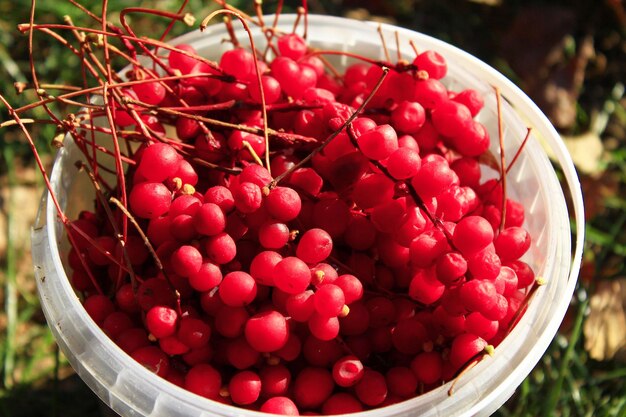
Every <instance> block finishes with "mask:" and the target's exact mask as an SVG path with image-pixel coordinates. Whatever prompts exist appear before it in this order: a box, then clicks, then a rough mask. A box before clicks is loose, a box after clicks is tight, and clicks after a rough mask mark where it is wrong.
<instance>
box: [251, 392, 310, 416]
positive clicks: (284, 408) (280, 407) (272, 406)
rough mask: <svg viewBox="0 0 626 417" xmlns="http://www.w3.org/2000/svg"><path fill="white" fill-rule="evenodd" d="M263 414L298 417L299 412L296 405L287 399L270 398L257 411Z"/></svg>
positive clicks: (281, 397)
mask: <svg viewBox="0 0 626 417" xmlns="http://www.w3.org/2000/svg"><path fill="white" fill-rule="evenodd" d="M259 410H260V411H261V412H263V413H269V414H278V415H284V416H299V415H300V412H299V411H298V407H297V406H296V404H295V403H294V402H293V401H291V399H290V398H289V397H283V396H277V397H271V398H269V399H268V400H267V401H265V402H264V403H263V404H261V408H260V409H259Z"/></svg>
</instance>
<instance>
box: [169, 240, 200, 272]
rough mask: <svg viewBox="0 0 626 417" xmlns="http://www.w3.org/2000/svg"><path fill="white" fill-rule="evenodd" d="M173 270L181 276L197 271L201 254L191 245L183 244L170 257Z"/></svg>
mask: <svg viewBox="0 0 626 417" xmlns="http://www.w3.org/2000/svg"><path fill="white" fill-rule="evenodd" d="M170 263H171V265H172V268H173V269H174V272H176V273H177V274H178V275H181V276H183V277H189V276H190V275H192V274H195V273H197V272H198V271H199V270H200V267H201V266H202V254H201V253H200V251H199V250H198V249H196V248H195V247H193V246H189V245H183V246H181V247H180V248H178V249H176V250H175V251H174V253H172V256H171V258H170Z"/></svg>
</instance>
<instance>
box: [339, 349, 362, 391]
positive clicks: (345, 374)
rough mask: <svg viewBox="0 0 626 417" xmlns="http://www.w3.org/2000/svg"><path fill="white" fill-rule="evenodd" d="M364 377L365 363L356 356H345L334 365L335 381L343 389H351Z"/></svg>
mask: <svg viewBox="0 0 626 417" xmlns="http://www.w3.org/2000/svg"><path fill="white" fill-rule="evenodd" d="M362 377H363V363H361V361H360V360H359V358H357V357H356V356H352V355H349V356H344V357H343V358H341V359H339V360H338V361H337V362H335V364H334V365H333V379H334V380H335V383H336V384H337V385H339V386H341V387H351V386H353V385H355V384H357V383H358V382H359V381H360V380H361V378H362Z"/></svg>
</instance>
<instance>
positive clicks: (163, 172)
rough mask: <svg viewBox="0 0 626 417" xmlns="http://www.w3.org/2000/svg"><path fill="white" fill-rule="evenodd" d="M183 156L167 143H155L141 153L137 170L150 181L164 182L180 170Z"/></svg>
mask: <svg viewBox="0 0 626 417" xmlns="http://www.w3.org/2000/svg"><path fill="white" fill-rule="evenodd" d="M181 158H182V157H181V156H180V154H179V153H178V152H177V151H176V149H174V148H173V147H172V146H170V145H168V144H166V143H154V144H152V145H150V146H148V147H146V148H145V150H144V151H143V152H142V153H141V160H140V161H139V166H138V168H137V172H138V173H139V175H141V176H142V177H143V178H145V179H146V180H147V181H149V182H162V181H165V180H166V179H167V178H169V177H172V176H173V175H174V174H176V171H177V170H178V163H179V161H180V159H181Z"/></svg>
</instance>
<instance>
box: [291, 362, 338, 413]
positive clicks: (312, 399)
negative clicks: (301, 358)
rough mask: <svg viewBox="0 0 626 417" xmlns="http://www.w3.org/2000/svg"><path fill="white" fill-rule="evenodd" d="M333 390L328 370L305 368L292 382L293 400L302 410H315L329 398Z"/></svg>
mask: <svg viewBox="0 0 626 417" xmlns="http://www.w3.org/2000/svg"><path fill="white" fill-rule="evenodd" d="M333 388H334V383H333V378H332V376H331V373H330V372H329V371H328V370H326V369H323V368H317V367H307V368H304V369H303V370H301V371H300V373H299V374H298V376H297V377H296V378H295V380H294V383H293V398H294V400H295V402H296V404H298V406H300V407H301V408H303V409H309V408H317V407H319V406H321V405H322V404H323V403H324V401H326V399H327V398H328V397H330V395H331V393H332V391H333Z"/></svg>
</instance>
